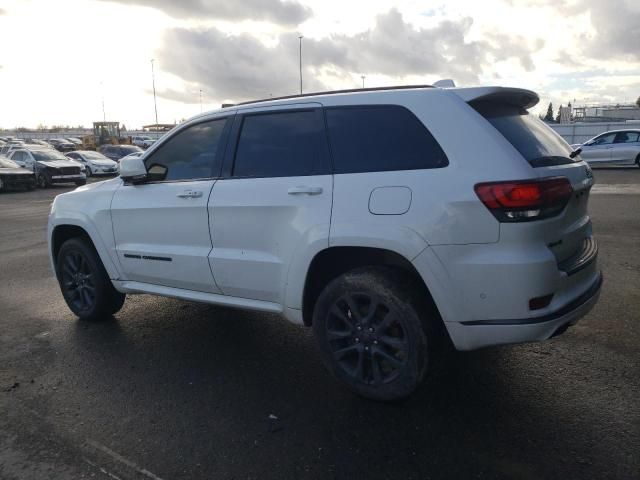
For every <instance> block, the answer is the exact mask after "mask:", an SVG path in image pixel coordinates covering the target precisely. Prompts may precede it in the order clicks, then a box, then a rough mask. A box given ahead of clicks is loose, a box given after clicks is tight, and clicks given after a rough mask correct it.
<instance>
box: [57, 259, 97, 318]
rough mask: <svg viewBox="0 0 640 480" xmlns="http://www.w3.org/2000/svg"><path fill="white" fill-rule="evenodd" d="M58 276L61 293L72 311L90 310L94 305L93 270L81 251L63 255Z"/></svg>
mask: <svg viewBox="0 0 640 480" xmlns="http://www.w3.org/2000/svg"><path fill="white" fill-rule="evenodd" d="M60 276H61V286H62V289H63V294H64V295H65V298H68V299H69V302H70V303H71V306H72V308H73V310H74V311H76V310H77V311H90V310H92V309H93V308H94V307H95V302H96V286H95V283H94V272H93V271H92V269H91V267H90V265H89V262H88V261H87V259H86V258H85V256H84V255H83V254H82V252H80V251H78V250H76V251H73V252H69V253H68V254H67V255H65V257H64V260H63V262H62V271H61V272H60Z"/></svg>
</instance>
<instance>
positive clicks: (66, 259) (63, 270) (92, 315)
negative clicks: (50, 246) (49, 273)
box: [56, 238, 125, 321]
mask: <svg viewBox="0 0 640 480" xmlns="http://www.w3.org/2000/svg"><path fill="white" fill-rule="evenodd" d="M56 273H57V277H58V283H59V284H60V290H61V292H62V296H63V297H64V299H65V301H66V302H67V305H68V306H69V308H70V309H71V311H72V312H73V313H74V314H76V316H78V317H79V318H80V320H87V321H95V320H102V319H105V318H109V317H110V316H111V315H113V314H114V313H116V312H118V311H119V310H120V309H121V308H122V305H123V304H124V300H125V295H124V294H123V293H120V292H118V291H117V290H116V289H115V288H113V284H112V283H111V280H110V279H109V276H108V275H107V272H106V270H105V269H104V266H103V265H102V261H101V260H100V257H99V256H98V254H97V252H96V251H95V249H94V248H93V245H91V243H90V242H89V241H87V240H85V239H82V238H72V239H70V240H67V241H66V242H64V243H63V244H62V246H61V247H60V251H59V252H58V257H57V258H56Z"/></svg>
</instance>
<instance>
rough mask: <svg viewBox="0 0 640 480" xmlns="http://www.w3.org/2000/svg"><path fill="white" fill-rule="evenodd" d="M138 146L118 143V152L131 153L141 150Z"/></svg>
mask: <svg viewBox="0 0 640 480" xmlns="http://www.w3.org/2000/svg"><path fill="white" fill-rule="evenodd" d="M143 151H144V150H142V149H141V148H140V147H136V146H135V145H120V152H121V153H124V154H128V153H133V152H143Z"/></svg>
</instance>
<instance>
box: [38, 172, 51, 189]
mask: <svg viewBox="0 0 640 480" xmlns="http://www.w3.org/2000/svg"><path fill="white" fill-rule="evenodd" d="M36 182H37V184H38V187H40V188H48V187H49V186H50V185H51V179H50V178H49V176H48V175H47V174H46V173H40V174H39V175H38V176H37V178H36Z"/></svg>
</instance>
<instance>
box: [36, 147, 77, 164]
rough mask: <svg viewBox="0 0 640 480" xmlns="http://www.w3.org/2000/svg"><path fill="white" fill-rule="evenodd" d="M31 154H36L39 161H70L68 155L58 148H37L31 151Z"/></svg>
mask: <svg viewBox="0 0 640 480" xmlns="http://www.w3.org/2000/svg"><path fill="white" fill-rule="evenodd" d="M31 154H32V155H33V156H34V158H35V159H36V160H37V161H45V162H57V161H60V160H66V161H68V160H69V159H68V158H67V157H65V156H64V155H63V154H62V153H60V152H58V151H57V150H46V151H45V150H37V151H34V150H32V151H31Z"/></svg>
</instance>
